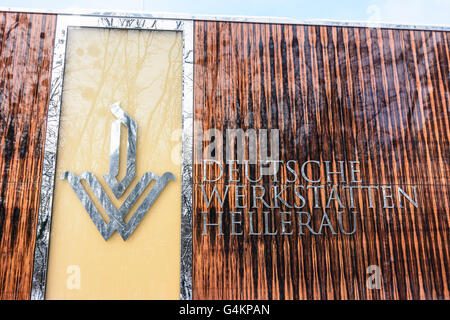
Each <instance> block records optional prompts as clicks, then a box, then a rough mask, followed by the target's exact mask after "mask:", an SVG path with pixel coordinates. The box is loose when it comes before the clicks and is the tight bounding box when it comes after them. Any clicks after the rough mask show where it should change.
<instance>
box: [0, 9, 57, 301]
mask: <svg viewBox="0 0 450 320" xmlns="http://www.w3.org/2000/svg"><path fill="white" fill-rule="evenodd" d="M55 22H56V17H55V16H54V15H41V14H26V13H0V74H1V77H0V139H1V145H0V148H1V158H0V168H1V169H0V170H1V171H0V172H1V176H0V186H1V190H0V192H1V193H0V254H1V258H0V299H29V297H30V288H31V275H32V269H33V258H34V243H35V234H36V221H37V214H38V207H39V190H40V185H41V168H42V160H43V151H44V150H43V149H44V141H45V129H46V117H47V104H48V97H49V89H50V72H51V59H52V54H53V40H54V31H55Z"/></svg>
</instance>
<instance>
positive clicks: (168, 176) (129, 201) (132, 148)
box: [61, 102, 175, 241]
mask: <svg viewBox="0 0 450 320" xmlns="http://www.w3.org/2000/svg"><path fill="white" fill-rule="evenodd" d="M110 109H111V112H112V113H113V114H114V115H115V116H116V118H117V120H116V121H114V122H113V124H112V127H111V149H110V158H109V172H108V173H107V174H105V175H104V176H103V178H104V179H105V181H106V184H107V185H108V187H109V188H110V189H111V191H112V193H113V194H114V196H115V197H116V198H117V199H119V198H120V197H121V196H122V195H123V194H124V193H125V191H126V190H127V189H128V187H129V186H130V184H131V182H132V181H133V180H134V178H135V176H136V137H137V125H136V122H135V121H134V120H133V119H132V118H131V117H130V116H129V115H128V114H126V113H125V111H123V110H122V109H121V108H120V103H119V102H116V103H114V104H112V105H111V106H110ZM121 124H123V125H125V127H127V129H128V141H127V171H126V175H125V177H124V178H123V179H122V181H117V178H116V177H117V174H118V173H119V156H120V127H121ZM61 179H66V180H67V181H68V182H69V184H70V186H71V187H72V189H73V191H74V192H75V194H76V195H77V197H78V199H80V201H81V203H82V204H83V206H84V208H85V209H86V212H87V213H88V215H89V217H90V218H91V220H92V221H93V222H94V225H95V227H96V228H97V230H98V231H99V232H100V234H101V235H102V237H103V238H104V239H105V241H108V239H109V238H110V237H111V235H112V234H113V233H114V231H115V230H117V232H118V233H119V234H120V236H121V237H122V239H123V240H124V241H126V240H127V239H128V238H129V237H130V235H131V234H132V233H133V232H134V230H136V228H137V226H138V225H139V223H140V222H141V220H142V219H143V218H144V216H145V214H146V213H147V212H148V210H149V209H150V207H151V206H152V204H153V202H154V201H155V200H156V199H157V198H158V196H159V194H160V193H161V192H162V191H163V189H164V188H165V186H166V184H167V183H168V182H169V181H170V180H175V176H174V175H173V174H172V173H170V172H166V173H164V174H163V175H162V176H161V177H160V176H158V175H156V174H154V173H152V172H147V173H145V174H144V175H143V176H142V178H141V179H140V180H139V182H138V183H137V184H136V186H135V187H134V188H133V190H132V191H131V193H130V194H129V195H128V196H127V198H126V199H125V201H124V202H123V204H122V205H121V206H120V208H118V209H117V208H116V207H115V206H114V205H113V203H112V202H111V199H110V198H109V196H108V194H107V193H106V192H105V190H103V187H102V185H101V184H100V183H99V181H98V180H97V178H96V177H95V175H94V174H93V173H91V172H84V173H81V174H80V175H78V176H77V175H75V174H73V173H72V172H70V171H66V172H64V173H63V174H62V176H61ZM82 180H85V181H86V183H87V184H88V185H89V187H90V188H91V190H92V191H93V193H94V195H95V197H96V198H97V199H98V201H99V202H100V204H101V205H102V207H103V209H104V210H105V211H106V214H107V215H108V217H109V219H110V221H109V222H108V223H107V222H105V220H104V219H103V217H102V215H101V214H100V212H99V211H98V210H97V208H96V207H95V205H94V203H93V202H92V200H91V198H90V197H89V194H88V193H87V191H86V190H85V188H84V187H83V185H82V184H81V181H82ZM153 180H156V183H155V185H154V186H153V188H152V189H151V190H150V192H149V194H148V195H147V196H146V197H145V199H144V201H143V202H142V203H141V205H140V206H139V208H138V209H137V210H136V212H135V213H134V214H133V216H132V217H131V219H130V221H128V223H125V221H124V219H125V217H126V215H127V214H128V213H129V212H130V210H131V208H132V207H133V205H134V204H135V203H136V201H137V200H138V199H139V198H140V196H141V195H142V194H143V192H144V191H145V189H146V188H147V186H148V185H149V184H150V182H152V181H153Z"/></svg>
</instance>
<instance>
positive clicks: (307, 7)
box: [0, 0, 450, 26]
mask: <svg viewBox="0 0 450 320" xmlns="http://www.w3.org/2000/svg"><path fill="white" fill-rule="evenodd" d="M0 7H15V8H38V9H75V10H76V9H104V10H115V11H124V12H126V11H145V12H150V13H157V12H170V13H185V14H198V15H232V16H265V17H286V18H293V19H299V20H312V19H319V20H339V21H342V20H344V21H370V22H386V23H396V24H397V23H398V24H428V25H445V26H449V25H450V0H353V1H350V0H334V1H333V0H297V1H295V0H222V1H215V0H197V1H189V0H77V1H76V0H58V1H55V0H38V1H37V0H0Z"/></svg>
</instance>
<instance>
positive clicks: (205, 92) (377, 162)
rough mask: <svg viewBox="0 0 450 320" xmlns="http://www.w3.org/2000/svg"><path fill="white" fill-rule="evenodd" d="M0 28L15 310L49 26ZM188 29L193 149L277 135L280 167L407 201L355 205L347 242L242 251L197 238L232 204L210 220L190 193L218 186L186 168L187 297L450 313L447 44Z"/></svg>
mask: <svg viewBox="0 0 450 320" xmlns="http://www.w3.org/2000/svg"><path fill="white" fill-rule="evenodd" d="M0 23H1V27H0V39H1V43H0V50H1V51H0V71H1V79H0V81H1V84H0V90H1V91H0V108H1V109H0V110H1V114H0V116H1V124H0V138H1V150H2V153H1V160H0V168H1V172H2V175H1V178H0V183H1V194H0V247H1V260H0V299H28V298H29V297H30V290H31V274H32V268H33V253H34V242H35V234H36V220H37V214H38V206H39V190H40V184H41V177H40V175H41V170H42V160H43V146H44V141H45V129H46V112H47V111H46V110H47V104H48V99H49V95H50V92H49V90H50V76H51V58H52V53H53V41H54V33H55V24H56V16H55V15H45V14H25V13H1V14H0ZM194 29H195V34H194V46H195V49H194V59H195V63H194V117H195V121H196V122H195V126H194V136H195V135H201V134H202V133H204V132H205V131H206V130H208V129H212V128H216V129H219V131H222V132H225V130H226V129H237V128H241V129H243V130H249V129H255V130H258V129H267V130H271V129H278V130H279V132H280V136H279V138H280V160H283V161H288V160H292V159H294V160H296V161H298V162H299V163H302V162H305V161H308V160H318V161H330V162H331V163H332V165H333V167H334V168H335V167H336V165H337V163H338V161H346V162H348V161H359V162H360V171H361V172H360V176H361V179H362V184H364V185H370V186H382V185H390V186H400V187H402V188H403V189H404V190H409V191H411V187H412V186H415V187H416V188H417V200H418V205H417V207H415V206H413V205H411V204H407V205H405V206H404V207H403V208H400V207H395V208H392V209H385V208H382V207H381V206H379V205H378V206H374V208H369V202H370V199H368V197H367V194H362V193H361V194H358V197H356V198H355V200H354V201H355V211H357V212H359V214H358V215H357V226H358V230H357V232H356V233H355V234H354V235H351V236H349V235H345V234H330V233H324V234H323V235H312V234H303V235H298V231H299V230H298V228H299V227H298V225H297V224H295V223H293V224H292V228H293V231H295V232H294V235H291V236H287V235H280V234H278V235H276V236H264V235H262V236H249V235H248V228H249V226H248V224H244V229H245V231H247V232H244V234H243V235H242V236H230V235H224V236H219V235H218V234H217V232H216V231H214V230H213V228H212V229H211V230H212V231H211V232H210V233H209V234H208V235H202V232H203V224H202V215H203V212H207V213H208V217H209V218H210V219H217V218H218V214H217V213H218V212H220V211H222V212H223V228H224V229H229V228H230V216H229V212H230V211H231V210H233V208H234V207H235V206H236V200H237V199H236V198H235V197H234V195H233V194H232V193H230V194H229V195H228V198H227V199H226V200H225V203H224V204H223V206H220V204H219V203H218V202H217V201H214V202H213V203H212V204H211V206H210V207H209V208H207V207H206V204H205V201H204V197H203V194H202V191H201V188H200V186H203V187H204V188H205V189H206V190H207V191H208V192H211V189H212V188H213V187H214V186H217V188H218V190H219V191H220V192H221V193H222V194H223V191H224V188H225V186H224V185H221V184H220V183H212V182H211V183H206V182H204V181H203V179H202V174H203V166H202V164H201V163H198V164H195V165H194V205H193V209H194V210H193V212H194V217H193V225H194V234H193V298H194V299H449V298H450V293H449V286H450V283H449V267H448V264H449V258H450V254H449V223H450V215H449V209H448V208H449V201H450V183H449V182H450V180H449V174H450V160H449V159H450V144H449V141H450V126H449V122H450V118H449V114H450V108H449V106H450V33H449V32H442V31H425V30H424V31H422V30H399V29H379V28H364V27H337V26H333V27H332V26H307V25H280V24H256V23H237V22H214V21H209V22H206V21H195V22H194ZM195 143H196V144H197V143H199V142H198V141H196V142H195ZM200 143H201V142H200ZM202 144H203V146H206V145H207V142H202ZM196 147H198V145H197V146H196ZM224 149H225V147H224V146H222V149H219V150H218V152H219V153H224V151H225V150H224ZM194 150H198V148H194ZM246 156H248V154H246ZM201 157H202V155H201V154H195V155H194V158H201ZM295 170H296V171H297V172H299V170H300V168H299V167H298V166H296V167H295ZM207 173H208V174H210V175H211V176H212V175H216V174H217V172H213V171H207ZM312 174H314V175H316V176H318V175H320V174H321V172H315V171H314V170H313V172H312ZM223 179H224V181H226V179H229V176H228V173H227V170H225V173H224V177H223ZM336 179H337V178H336ZM287 181H288V172H286V170H284V169H282V170H280V172H279V175H278V181H277V182H273V181H272V180H271V179H269V178H268V177H264V179H262V180H261V181H260V182H258V183H257V184H258V185H261V186H265V187H272V186H274V185H277V186H284V185H287V184H288V182H287ZM230 184H233V183H230ZM234 184H239V185H242V187H243V189H246V190H250V189H251V187H252V184H251V183H249V182H245V181H244V182H242V183H234ZM324 184H325V185H326V188H325V189H324V190H321V192H320V195H319V196H320V203H324V202H326V199H325V198H324V195H325V194H326V192H328V191H329V188H331V186H332V185H338V186H337V188H338V189H342V188H343V186H342V185H340V186H339V181H333V182H332V183H330V184H327V183H326V182H325V183H324ZM287 200H289V201H291V202H295V201H297V200H296V199H287ZM246 201H247V204H248V207H250V205H251V202H252V199H251V198H248V199H246ZM343 201H344V203H345V205H346V207H349V201H350V200H349V199H348V197H345V198H344V199H343ZM373 201H374V202H376V203H380V202H382V201H383V199H382V195H381V194H380V193H376V194H375V195H374V199H373ZM313 206H314V204H313V203H309V202H308V203H307V205H306V207H305V208H304V210H307V211H308V210H309V211H310V212H315V208H313ZM333 206H334V207H333ZM333 206H332V208H331V209H333V210H335V209H338V208H336V204H335V203H334V204H333ZM246 211H247V212H248V210H247V209H246ZM263 211H266V210H265V209H264V208H258V209H256V210H255V214H256V216H257V217H258V218H257V219H256V222H255V225H256V226H258V227H263V224H264V222H263V221H262V219H261V218H260V217H261V216H262V214H263ZM268 211H270V212H271V213H275V212H274V210H273V209H269V210H268ZM335 211H336V210H335ZM271 217H272V218H271V220H270V224H271V226H274V225H279V221H277V219H279V216H278V215H276V214H273V215H272V216H271ZM312 219H313V221H312V222H313V223H320V221H317V219H320V218H319V215H317V217H316V216H315V215H313V218H312ZM332 220H333V223H335V222H336V221H335V220H336V217H333V218H332ZM348 223H349V222H348V221H346V222H345V224H346V226H348ZM370 265H376V266H379V267H380V269H381V277H382V283H381V289H379V290H371V289H368V288H367V285H366V280H367V278H368V274H367V267H368V266H370Z"/></svg>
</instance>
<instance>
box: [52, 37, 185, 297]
mask: <svg viewBox="0 0 450 320" xmlns="http://www.w3.org/2000/svg"><path fill="white" fill-rule="evenodd" d="M181 96H182V34H181V33H179V32H171V31H148V30H147V31H144V30H142V31H138V30H114V29H96V28H80V29H69V33H68V41H67V52H66V69H65V75H64V92H63V101H62V108H61V118H60V129H59V142H58V158H57V171H56V181H55V192H54V202H53V213H52V226H51V239H50V256H49V263H48V278H47V292H46V298H47V299H100V298H101V299H178V298H179V279H180V211H181V201H180V195H181V160H180V159H181V154H180V152H181V151H180V146H181V104H182V103H181ZM117 102H118V103H120V107H121V108H122V110H123V111H124V112H126V113H127V114H128V115H129V116H130V117H131V118H132V119H134V121H135V122H136V125H137V140H136V176H135V178H134V179H133V181H132V182H131V184H130V186H129V187H128V188H127V190H126V191H125V193H124V194H123V195H122V196H121V197H119V199H116V198H115V196H114V194H113V192H112V191H111V190H110V188H109V187H108V185H107V183H106V182H105V179H104V178H103V176H104V175H105V174H106V173H108V171H109V162H110V145H111V126H112V125H113V122H114V121H116V120H117V118H116V116H115V115H114V114H113V113H112V112H111V110H110V106H111V105H112V104H114V103H117ZM120 148H121V149H120V157H119V163H120V169H119V173H118V176H117V180H119V181H120V180H122V179H123V178H124V177H125V175H126V171H127V170H126V162H127V155H126V153H127V152H126V150H127V128H126V127H125V126H124V125H123V124H122V125H121V135H120ZM65 171H70V172H73V173H74V174H75V175H79V174H81V173H83V172H87V171H88V172H92V173H93V174H94V175H95V177H96V178H97V180H98V181H99V182H100V184H101V187H102V188H103V190H105V192H106V193H107V195H108V197H109V199H110V200H111V202H112V203H113V205H114V206H115V207H116V208H118V207H120V205H121V204H122V203H123V202H124V199H126V198H127V196H128V195H129V194H130V192H131V190H133V188H134V187H135V186H136V184H137V183H138V181H139V180H140V179H141V177H142V176H143V175H144V174H145V173H146V172H153V173H155V174H157V175H158V176H162V175H163V174H164V173H165V172H171V173H172V174H173V175H174V177H175V181H168V183H167V185H165V187H164V188H163V190H162V191H161V193H160V194H159V196H158V197H157V198H156V200H155V201H154V203H153V204H152V205H151V207H150V209H149V210H148V212H147V213H146V214H145V216H144V217H143V219H142V220H141V222H140V223H139V225H138V226H137V228H136V229H135V231H134V232H133V233H132V234H131V236H130V237H129V238H128V239H127V240H126V241H124V240H123V239H122V238H121V236H120V235H119V234H118V232H117V231H115V232H114V233H113V234H112V236H111V237H110V238H109V240H107V241H105V239H104V238H103V237H102V235H101V234H100V232H99V231H98V230H97V228H96V227H95V225H94V223H93V221H92V220H91V218H90V216H89V215H88V213H87V211H86V209H85V207H84V206H83V204H82V203H81V202H80V199H79V198H78V197H77V195H76V194H75V192H74V190H73V189H72V187H71V185H70V184H69V182H68V180H62V179H60V177H61V175H62V174H63V172H65ZM82 184H83V186H84V187H85V188H86V189H87V191H88V193H89V195H90V198H91V199H93V192H92V190H91V189H90V188H89V186H88V184H87V183H86V182H85V181H83V183H82ZM154 185H155V182H154V181H153V182H152V183H151V184H150V186H149V187H147V189H146V190H145V192H144V193H143V194H142V195H141V196H140V198H139V200H138V202H137V203H136V204H135V205H134V206H133V207H132V208H131V210H130V212H129V213H128V214H127V215H126V218H125V219H124V220H125V223H127V222H129V221H130V219H131V217H132V215H133V213H134V212H135V211H136V209H137V207H138V206H139V205H140V204H141V203H142V202H143V199H144V198H145V197H146V195H147V194H148V193H149V192H150V189H152V187H154ZM94 203H95V206H96V208H97V209H98V210H100V212H101V214H102V217H103V219H104V220H105V223H106V222H110V218H109V217H108V216H107V214H106V211H105V210H103V209H101V208H100V207H101V206H100V202H99V201H97V200H96V201H94Z"/></svg>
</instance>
